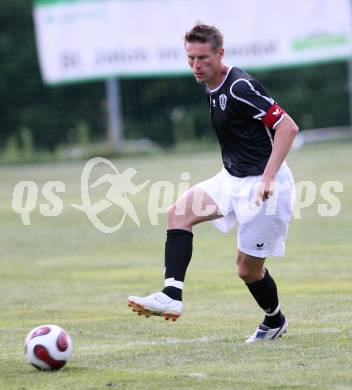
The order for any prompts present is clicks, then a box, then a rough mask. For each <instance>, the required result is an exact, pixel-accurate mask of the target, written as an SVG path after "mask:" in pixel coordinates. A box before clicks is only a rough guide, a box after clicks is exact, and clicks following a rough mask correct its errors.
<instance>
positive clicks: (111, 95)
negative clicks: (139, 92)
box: [105, 79, 123, 153]
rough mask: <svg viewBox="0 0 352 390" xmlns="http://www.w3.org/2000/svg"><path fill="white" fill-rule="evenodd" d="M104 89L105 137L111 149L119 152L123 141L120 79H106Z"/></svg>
mask: <svg viewBox="0 0 352 390" xmlns="http://www.w3.org/2000/svg"><path fill="white" fill-rule="evenodd" d="M105 90H106V103H107V135H108V137H107V138H108V142H109V146H110V147H111V148H112V151H113V152H116V153H119V152H121V150H122V143H123V118H122V107H121V86H120V80H118V79H108V80H106V82H105Z"/></svg>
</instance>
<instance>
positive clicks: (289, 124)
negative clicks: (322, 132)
mask: <svg viewBox="0 0 352 390" xmlns="http://www.w3.org/2000/svg"><path fill="white" fill-rule="evenodd" d="M298 130H299V129H298V126H297V124H296V123H295V121H294V120H293V119H292V118H291V117H290V116H289V115H288V114H287V113H284V114H283V115H282V119H281V121H280V122H279V123H278V124H277V125H276V126H275V136H274V140H273V147H272V152H271V155H270V158H269V160H268V162H267V164H266V167H265V170H264V173H263V177H262V180H261V183H260V185H259V188H258V192H257V196H256V203H257V204H260V202H261V201H265V200H266V199H268V198H269V197H270V196H271V195H272V194H273V192H274V183H275V176H276V174H277V172H278V170H279V169H280V166H281V164H282V163H283V161H284V160H285V158H286V156H287V154H288V152H289V151H290V149H291V146H292V143H293V140H294V139H295V137H296V135H297V133H298Z"/></svg>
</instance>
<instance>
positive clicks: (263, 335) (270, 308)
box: [237, 250, 287, 342]
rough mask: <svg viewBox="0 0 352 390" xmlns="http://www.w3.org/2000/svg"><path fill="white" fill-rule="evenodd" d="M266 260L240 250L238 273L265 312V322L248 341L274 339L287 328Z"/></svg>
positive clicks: (238, 254)
mask: <svg viewBox="0 0 352 390" xmlns="http://www.w3.org/2000/svg"><path fill="white" fill-rule="evenodd" d="M264 262H265V258H261V257H255V256H250V255H248V254H246V253H244V252H242V251H240V250H238V253H237V273H238V275H239V277H240V278H241V279H242V280H243V281H244V282H245V283H246V285H247V287H248V289H249V291H250V293H251V294H252V296H253V298H254V299H255V300H256V302H257V303H258V305H259V306H260V307H261V308H262V309H263V310H264V313H265V317H264V320H263V322H262V323H261V324H260V325H259V327H258V329H257V330H256V332H255V333H254V334H253V335H252V336H251V337H249V338H248V339H247V340H246V342H253V341H258V340H270V339H274V338H277V337H279V336H281V335H282V334H283V333H284V332H285V331H286V329H287V321H286V319H285V317H284V316H283V314H282V313H281V310H280V304H279V298H278V292H277V287H276V283H275V281H274V279H273V278H272V277H271V275H270V274H269V271H268V270H267V269H266V268H265V267H264Z"/></svg>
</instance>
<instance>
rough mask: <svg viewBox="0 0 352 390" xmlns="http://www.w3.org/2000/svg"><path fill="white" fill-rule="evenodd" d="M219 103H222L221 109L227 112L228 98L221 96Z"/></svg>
mask: <svg viewBox="0 0 352 390" xmlns="http://www.w3.org/2000/svg"><path fill="white" fill-rule="evenodd" d="M219 102H220V107H221V109H222V110H223V111H225V108H226V103H227V96H226V95H224V94H223V93H222V94H221V95H220V96H219Z"/></svg>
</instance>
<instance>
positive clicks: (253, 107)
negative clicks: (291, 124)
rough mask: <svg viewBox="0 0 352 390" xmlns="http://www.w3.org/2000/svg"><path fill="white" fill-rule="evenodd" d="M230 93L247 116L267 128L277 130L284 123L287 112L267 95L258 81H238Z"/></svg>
mask: <svg viewBox="0 0 352 390" xmlns="http://www.w3.org/2000/svg"><path fill="white" fill-rule="evenodd" d="M230 92H231V95H232V97H233V98H234V99H235V100H236V101H237V103H238V105H239V106H240V108H241V110H242V112H244V114H245V115H247V116H249V117H251V118H253V119H257V120H261V121H262V122H263V124H264V125H265V126H266V127H268V128H270V129H275V127H276V126H277V125H278V124H279V123H280V122H281V121H282V119H283V116H284V114H285V110H283V109H282V108H281V107H280V106H279V105H278V104H277V103H276V102H275V101H274V100H273V99H272V98H271V97H269V96H268V95H267V93H266V92H265V90H264V88H263V87H262V86H261V85H260V84H259V83H258V82H257V81H256V80H247V79H238V80H236V81H235V82H234V83H233V84H232V86H231V89H230Z"/></svg>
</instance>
